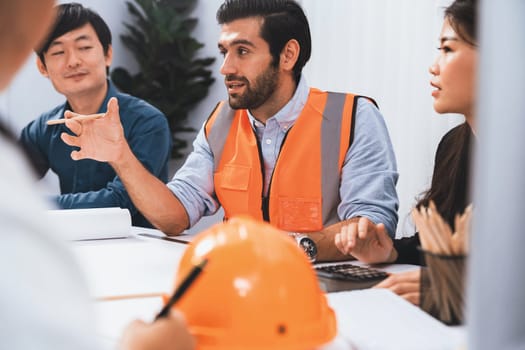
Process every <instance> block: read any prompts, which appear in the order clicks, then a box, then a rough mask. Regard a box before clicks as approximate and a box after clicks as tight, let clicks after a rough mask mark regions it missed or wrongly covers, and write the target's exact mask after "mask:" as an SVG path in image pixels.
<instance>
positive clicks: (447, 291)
mask: <svg viewBox="0 0 525 350" xmlns="http://www.w3.org/2000/svg"><path fill="white" fill-rule="evenodd" d="M423 256H424V258H425V262H426V264H427V268H426V269H423V270H422V271H421V300H420V305H421V308H422V309H423V310H425V311H426V312H428V313H429V314H431V315H432V316H434V317H436V318H437V319H439V320H440V321H442V322H443V323H446V324H448V325H457V324H461V323H463V321H464V316H463V307H464V305H465V304H464V287H465V273H464V272H465V260H466V256H465V255H441V254H435V253H432V252H427V251H423Z"/></svg>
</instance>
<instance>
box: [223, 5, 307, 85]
mask: <svg viewBox="0 0 525 350" xmlns="http://www.w3.org/2000/svg"><path fill="white" fill-rule="evenodd" d="M248 17H261V18H262V19H263V24H262V26H261V33H260V34H261V37H262V38H263V39H264V40H265V41H266V42H267V43H268V45H269V46H270V54H271V55H272V58H273V62H272V63H273V65H274V66H277V65H278V63H279V55H280V54H281V52H282V50H283V48H284V46H285V45H286V43H287V42H288V41H290V40H291V39H295V40H297V42H298V43H299V46H300V52H299V58H298V59H297V62H296V63H295V66H294V68H293V72H294V78H295V81H296V82H299V79H300V77H301V71H302V69H303V67H304V65H305V64H306V62H308V60H309V59H310V54H311V51H312V38H311V36H310V26H309V25H308V19H307V18H306V15H305V14H304V12H303V9H302V8H301V6H299V4H297V3H296V2H295V1H293V0H226V1H224V3H223V4H222V5H221V6H220V7H219V10H217V22H219V24H221V25H222V24H225V23H230V22H233V21H235V20H237V19H243V18H248Z"/></svg>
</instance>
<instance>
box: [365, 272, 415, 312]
mask: <svg viewBox="0 0 525 350" xmlns="http://www.w3.org/2000/svg"><path fill="white" fill-rule="evenodd" d="M420 278H421V269H417V270H413V271H407V272H400V273H393V274H391V275H390V276H388V277H387V278H386V279H384V280H383V281H381V282H379V283H378V284H376V285H375V286H374V288H386V289H390V290H391V291H392V292H394V293H396V294H397V295H399V296H400V297H402V298H404V299H406V300H407V301H409V302H410V303H412V304H414V305H418V306H419V299H420V296H421V292H420V287H421V282H420Z"/></svg>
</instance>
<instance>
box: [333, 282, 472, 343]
mask: <svg viewBox="0 0 525 350" xmlns="http://www.w3.org/2000/svg"><path fill="white" fill-rule="evenodd" d="M327 298H328V302H329V304H330V305H331V307H332V308H333V309H334V311H335V312H336V315H337V324H338V331H339V336H341V337H344V338H345V339H348V340H349V341H350V342H351V343H352V344H354V346H355V347H356V348H357V349H359V350H385V349H388V350H421V349H425V350H448V349H450V350H458V349H466V347H465V344H466V337H465V334H464V328H462V327H449V326H446V325H445V324H443V323H441V322H439V321H438V320H436V319H434V318H433V317H432V316H430V315H428V314H427V313H425V312H424V311H422V310H421V309H420V308H418V307H416V306H414V305H412V304H410V303H409V302H407V301H405V300H404V299H402V298H400V297H399V296H397V295H395V294H394V293H392V292H390V291H389V290H387V289H367V290H358V291H351V292H348V291H347V292H339V293H330V294H327Z"/></svg>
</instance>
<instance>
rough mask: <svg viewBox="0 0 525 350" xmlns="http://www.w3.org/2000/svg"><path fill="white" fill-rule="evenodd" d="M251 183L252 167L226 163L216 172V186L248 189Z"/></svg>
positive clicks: (238, 189) (240, 189)
mask: <svg viewBox="0 0 525 350" xmlns="http://www.w3.org/2000/svg"><path fill="white" fill-rule="evenodd" d="M249 184H250V167H248V166H239V165H225V166H224V168H223V169H222V171H221V172H219V173H216V174H215V186H216V187H217V186H218V187H221V188H223V189H226V190H237V191H247V190H248V186H249Z"/></svg>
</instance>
